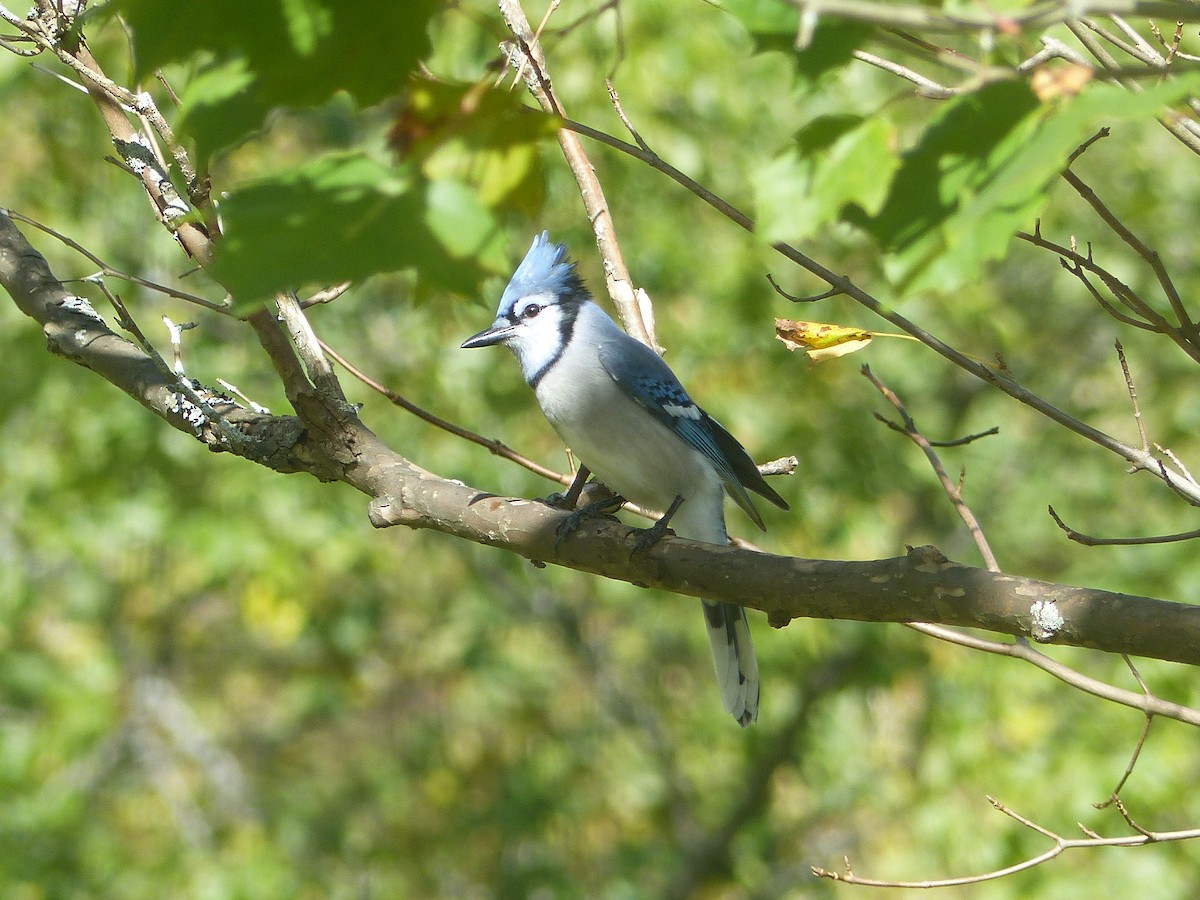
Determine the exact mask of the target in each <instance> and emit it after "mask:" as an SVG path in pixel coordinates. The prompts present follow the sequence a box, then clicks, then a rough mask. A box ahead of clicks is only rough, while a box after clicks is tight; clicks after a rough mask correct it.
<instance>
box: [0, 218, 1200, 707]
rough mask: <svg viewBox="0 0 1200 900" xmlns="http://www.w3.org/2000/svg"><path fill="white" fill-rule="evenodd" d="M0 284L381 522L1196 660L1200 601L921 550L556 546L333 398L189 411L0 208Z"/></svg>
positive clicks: (611, 537) (138, 383) (213, 438)
mask: <svg viewBox="0 0 1200 900" xmlns="http://www.w3.org/2000/svg"><path fill="white" fill-rule="evenodd" d="M0 285H3V286H4V287H5V288H6V289H7V290H8V292H9V293H10V294H11V295H12V296H13V299H14V300H15V301H16V302H17V305H18V307H20V309H21V310H22V311H23V312H25V313H26V314H27V315H29V316H31V317H32V318H34V319H35V320H37V321H38V322H39V323H41V324H42V326H43V329H44V331H45V332H46V334H47V336H48V337H49V338H50V341H51V346H52V348H54V349H56V350H57V351H59V352H61V353H63V355H65V356H67V357H68V358H70V359H72V360H74V361H76V362H78V363H80V364H81V365H84V366H87V367H88V368H91V369H93V370H94V371H96V372H97V373H98V374H100V375H101V376H103V377H104V378H105V379H107V380H109V381H111V382H112V383H113V384H115V385H116V386H118V387H120V388H121V389H122V390H124V391H125V392H126V393H128V394H129V395H130V396H132V397H134V398H135V399H136V400H138V402H140V403H142V404H143V405H144V406H146V407H147V408H149V409H151V410H152V411H153V412H155V414H157V415H159V416H160V417H161V418H163V419H164V420H165V421H166V422H168V423H169V424H170V425H172V426H173V427H175V428H177V429H179V430H181V431H183V432H185V433H187V434H191V435H194V436H196V437H198V438H199V439H200V440H202V441H204V442H205V443H206V444H207V445H208V446H210V447H213V448H214V449H229V450H232V451H234V452H236V453H238V454H239V455H241V456H244V457H246V458H248V459H251V460H253V461H255V462H258V463H261V464H263V465H267V466H270V467H271V468H275V469H279V470H282V471H306V472H309V473H310V474H313V475H315V476H316V477H318V478H320V479H322V480H330V479H335V480H339V481H343V482H345V483H347V484H349V485H351V486H353V487H355V488H356V489H358V490H360V491H362V492H363V493H365V494H367V495H368V496H370V497H372V498H374V501H373V502H372V504H371V511H370V514H371V521H372V522H373V523H374V524H375V525H377V526H380V527H383V526H387V525H398V524H403V525H407V526H409V527H412V528H430V529H434V530H437V531H441V532H444V533H446V534H452V535H455V536H457V537H461V538H465V539H467V540H471V541H475V542H476V543H481V544H488V545H489V546H494V547H499V548H502V549H505V550H509V551H511V552H514V553H518V554H520V555H522V556H524V557H526V558H529V559H535V560H540V561H544V562H552V563H555V564H557V565H562V566H566V567H569V568H573V569H578V570H580V571H584V572H592V573H595V574H598V575H603V576H605V577H607V578H613V579H617V580H620V581H627V582H630V583H632V584H637V585H641V586H645V587H656V588H662V589H664V590H668V591H672V592H675V593H679V594H688V595H690V596H695V597H707V598H711V599H717V600H729V601H731V602H736V603H741V604H743V605H745V606H749V607H752V608H754V609H759V610H762V611H764V612H766V613H768V614H769V615H770V616H771V620H772V622H773V624H777V625H780V624H785V623H786V622H787V621H789V620H790V619H792V618H796V617H810V618H827V619H852V620H859V621H869V622H909V621H922V622H937V623H940V624H944V625H959V626H971V627H976V628H983V629H986V630H989V631H994V632H999V633H1002V634H1013V635H1029V636H1032V637H1033V638H1034V639H1036V640H1040V641H1044V642H1047V643H1058V644H1072V645H1075V646H1080V647H1092V648H1095V649H1098V650H1106V651H1109V652H1113V653H1128V654H1130V655H1134V656H1148V657H1153V658H1158V659H1166V660H1173V661H1176V662H1183V663H1189V664H1193V665H1200V607H1193V606H1186V605H1184V604H1179V603H1168V602H1165V601H1161V600H1154V599H1150V598H1147V597H1136V596H1130V595H1125V594H1115V593H1110V592H1108V591H1100V590H1093V589H1088V588H1075V587H1068V586H1065V585H1056V584H1050V583H1046V582H1040V581H1034V580H1032V579H1026V578H1016V577H1013V576H1008V575H996V574H992V573H989V572H986V571H984V570H981V569H974V568H971V567H969V566H962V565H958V564H956V563H952V562H950V561H949V560H947V559H945V558H944V557H942V556H941V555H940V554H939V553H938V552H937V551H936V550H933V549H932V548H922V549H919V550H914V551H911V552H910V553H909V554H908V555H907V556H904V557H899V558H896V559H887V560H874V561H868V562H838V561H825V560H806V559H797V558H790V557H783V556H771V555H768V554H763V553H757V552H754V551H751V550H742V549H738V548H735V547H719V546H714V545H710V544H703V543H698V542H695V541H687V540H683V539H678V538H673V539H667V540H664V541H663V542H661V544H659V545H658V546H656V547H654V548H653V549H651V550H650V551H649V552H646V553H642V554H637V555H635V556H632V557H631V544H630V540H631V538H632V537H633V536H634V535H635V534H636V531H634V530H632V529H629V528H627V527H626V526H624V525H620V524H617V523H613V522H609V521H607V520H605V521H600V522H596V523H589V524H587V525H585V526H584V527H583V528H581V529H580V530H579V531H578V532H577V533H576V534H574V535H572V537H571V538H570V539H569V540H567V541H565V542H563V543H562V545H561V547H558V546H556V533H557V529H558V526H559V524H561V522H562V520H563V518H564V517H565V516H566V515H567V513H565V512H562V511H559V510H555V509H551V508H550V507H547V506H545V505H543V504H542V503H540V502H534V501H528V500H506V499H503V498H499V497H495V496H492V495H490V494H486V493H482V492H480V491H479V490H478V489H476V488H473V487H469V486H467V485H463V484H461V483H459V482H454V481H448V480H446V479H444V478H440V477H438V476H436V475H433V474H431V473H429V472H426V471H424V470H422V469H420V468H419V467H417V466H415V465H413V464H412V463H411V462H409V461H408V460H407V459H405V458H404V457H402V456H401V455H399V454H397V453H396V452H394V451H393V450H391V449H389V448H388V447H387V446H385V445H384V444H383V443H382V442H381V441H380V440H379V439H378V438H377V437H376V436H375V435H374V434H373V433H372V432H371V431H370V430H369V429H368V428H366V427H365V426H364V425H363V424H362V423H361V422H360V421H359V420H358V418H357V417H356V416H355V415H354V414H353V411H352V410H351V409H349V408H347V407H345V406H344V405H342V404H340V403H333V404H328V405H323V404H322V401H321V399H320V398H319V397H316V396H313V395H307V396H303V397H302V398H300V402H299V403H298V404H297V408H298V410H299V411H300V412H301V415H302V416H303V420H302V421H301V420H297V419H294V418H291V417H281V416H270V415H265V414H262V413H255V412H252V411H250V410H245V409H242V408H241V407H238V406H236V405H234V404H233V403H232V401H229V400H228V399H227V398H219V397H216V396H215V395H208V396H209V401H208V402H209V403H211V404H212V405H213V407H214V408H216V407H218V404H219V408H218V409H216V412H217V413H219V415H213V414H212V413H211V412H209V413H204V414H203V415H201V416H199V417H198V418H197V417H194V416H189V415H188V414H187V411H186V409H187V408H186V406H184V405H182V404H181V402H180V398H181V397H184V394H183V393H182V392H181V387H180V382H179V379H177V378H176V377H175V376H173V375H172V373H171V372H170V371H169V370H167V369H166V368H165V367H163V366H160V365H159V364H158V363H156V362H155V361H154V360H153V359H151V358H150V357H149V356H147V355H146V354H145V353H144V352H143V351H142V350H141V349H140V348H138V347H137V346H135V345H134V344H132V343H130V342H129V341H126V340H125V339H123V338H121V337H119V336H118V335H116V334H114V333H113V332H112V331H111V330H110V329H109V328H108V327H107V325H105V324H104V323H103V322H102V321H101V320H100V319H99V318H96V317H94V313H93V314H91V315H89V314H88V313H86V312H83V311H79V310H78V309H77V308H76V304H71V303H66V304H64V301H65V300H69V299H70V297H71V295H69V294H68V293H67V292H66V291H65V290H64V289H63V288H62V286H61V285H60V284H59V283H58V282H57V281H56V280H55V279H54V277H53V275H52V273H51V272H50V270H49V267H48V266H47V265H46V262H45V260H44V259H43V258H42V257H41V255H40V254H38V253H37V251H35V250H34V249H33V248H32V247H30V246H29V244H28V243H27V242H26V241H25V239H24V236H23V235H21V233H20V231H18V230H17V228H16V226H15V225H14V224H13V223H12V222H11V220H9V219H7V218H6V217H0ZM301 393H305V394H307V392H301ZM181 409H182V410H184V412H180V410H181ZM202 412H203V411H202ZM230 433H232V434H234V435H235V436H236V438H237V440H233V441H231V439H230V437H229V434H230ZM1196 724H1200V721H1198V722H1197V723H1196Z"/></svg>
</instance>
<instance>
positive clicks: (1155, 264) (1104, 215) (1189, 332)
mask: <svg viewBox="0 0 1200 900" xmlns="http://www.w3.org/2000/svg"><path fill="white" fill-rule="evenodd" d="M1062 175H1063V178H1064V179H1065V180H1066V182H1067V183H1068V184H1069V185H1071V187H1073V188H1074V189H1075V191H1076V192H1077V193H1078V194H1079V196H1080V197H1082V198H1083V199H1084V201H1085V202H1086V203H1087V204H1088V205H1089V206H1091V207H1092V209H1093V210H1095V211H1096V214H1097V215H1098V216H1099V217H1100V218H1101V219H1102V220H1103V222H1104V224H1105V225H1107V226H1108V227H1109V228H1110V229H1112V231H1113V233H1114V234H1116V235H1117V236H1118V237H1119V238H1120V239H1121V240H1122V241H1124V242H1125V243H1126V244H1128V245H1129V247H1130V249H1132V250H1133V252H1134V253H1136V254H1137V255H1138V256H1140V257H1141V258H1142V259H1143V260H1145V261H1146V263H1147V264H1148V265H1149V266H1150V269H1151V270H1152V271H1153V272H1154V276H1155V277H1156V278H1157V279H1158V283H1159V286H1160V287H1161V288H1162V292H1163V295H1164V296H1165V297H1166V298H1167V301H1168V302H1169V303H1170V304H1171V310H1172V311H1173V312H1174V313H1175V317H1176V320H1177V322H1178V323H1179V327H1180V329H1182V331H1183V332H1184V334H1185V336H1186V340H1187V341H1188V343H1189V344H1192V345H1193V346H1194V342H1195V341H1196V338H1197V330H1196V324H1195V323H1194V322H1193V321H1192V320H1191V317H1190V316H1189V315H1188V311H1187V309H1186V308H1185V307H1184V305H1183V300H1182V299H1181V298H1180V296H1179V290H1178V289H1177V288H1176V287H1175V282H1174V281H1173V280H1172V279H1171V275H1170V273H1169V272H1167V269H1166V266H1165V265H1164V264H1163V261H1162V257H1160V256H1159V255H1158V251H1157V250H1153V249H1151V248H1150V247H1148V246H1146V244H1145V243H1144V242H1143V241H1142V240H1141V239H1140V238H1139V237H1138V236H1137V235H1135V234H1134V233H1133V232H1132V231H1131V230H1130V229H1129V228H1128V227H1126V225H1125V223H1124V222H1122V221H1121V220H1120V218H1118V217H1117V216H1116V215H1115V214H1114V213H1113V212H1112V210H1110V209H1109V208H1108V207H1107V206H1106V205H1105V204H1104V202H1103V201H1102V200H1101V199H1100V197H1099V196H1098V195H1097V194H1096V192H1095V191H1093V190H1092V189H1091V188H1090V187H1089V186H1088V185H1087V184H1085V183H1084V181H1083V179H1082V178H1080V177H1079V176H1078V175H1076V174H1075V173H1074V172H1072V171H1071V170H1070V169H1069V168H1068V169H1065V170H1063V173H1062ZM1185 349H1186V348H1185ZM1192 355H1193V358H1194V359H1197V360H1198V361H1200V352H1197V353H1194V354H1192Z"/></svg>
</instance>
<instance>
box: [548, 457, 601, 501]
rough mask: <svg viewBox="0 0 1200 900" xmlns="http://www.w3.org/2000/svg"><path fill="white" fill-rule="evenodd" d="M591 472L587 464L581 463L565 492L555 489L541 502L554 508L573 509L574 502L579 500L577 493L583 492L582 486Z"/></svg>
mask: <svg viewBox="0 0 1200 900" xmlns="http://www.w3.org/2000/svg"><path fill="white" fill-rule="evenodd" d="M591 474H592V473H591V471H590V470H589V469H588V467H587V466H582V465H581V466H580V467H579V471H577V472H576V473H575V480H574V481H572V482H571V486H570V487H569V488H567V492H566V493H565V494H560V493H558V492H557V491H555V492H554V493H553V494H551V495H550V496H548V497H547V498H546V499H545V501H543V502H545V504H546V505H547V506H553V507H554V508H555V509H574V508H575V504H576V503H578V502H579V495H580V494H582V493H583V486H584V485H585V484H587V480H588V478H589V477H591Z"/></svg>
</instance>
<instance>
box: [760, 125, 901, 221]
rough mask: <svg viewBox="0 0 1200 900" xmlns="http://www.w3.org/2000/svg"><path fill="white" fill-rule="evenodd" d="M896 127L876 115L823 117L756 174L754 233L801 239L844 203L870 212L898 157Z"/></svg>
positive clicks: (884, 195) (882, 196) (833, 216)
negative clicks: (790, 146)
mask: <svg viewBox="0 0 1200 900" xmlns="http://www.w3.org/2000/svg"><path fill="white" fill-rule="evenodd" d="M895 142H896V137H895V131H894V129H893V128H892V126H891V125H890V123H888V122H887V121H886V120H885V119H883V118H882V117H880V116H872V117H869V118H866V117H863V116H854V115H838V116H822V117H821V118H818V119H815V120H813V121H812V122H810V123H809V124H808V125H806V126H805V127H804V128H803V129H802V130H801V131H800V133H799V134H798V135H797V136H796V146H795V147H793V148H792V149H790V150H788V151H787V152H785V153H784V154H782V155H781V156H779V157H778V158H777V159H775V160H773V161H772V162H771V163H769V164H768V165H767V166H765V167H763V168H762V169H761V170H759V171H758V172H757V173H755V177H754V191H755V205H756V210H757V224H758V228H757V230H758V232H759V234H761V235H762V236H763V237H764V238H766V239H767V240H768V241H778V240H786V241H801V240H804V239H806V238H808V237H810V236H811V235H812V234H814V233H815V232H816V231H817V230H818V229H819V228H820V227H821V226H822V225H825V224H826V223H828V222H830V221H833V220H835V219H837V218H838V217H839V216H840V215H841V213H842V211H843V209H844V208H845V207H846V206H847V204H851V203H853V204H856V205H857V206H858V207H860V208H861V209H863V210H866V211H867V212H868V213H874V212H877V211H878V210H879V208H880V207H881V206H882V204H883V202H884V200H885V199H886V198H887V196H888V186H889V182H890V181H891V177H892V174H893V173H894V172H895V171H896V170H897V169H898V168H899V166H900V160H899V158H898V156H897V155H896V152H895V149H894V146H895Z"/></svg>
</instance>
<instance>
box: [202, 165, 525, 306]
mask: <svg viewBox="0 0 1200 900" xmlns="http://www.w3.org/2000/svg"><path fill="white" fill-rule="evenodd" d="M222 210H223V213H224V218H225V221H226V226H225V234H224V237H223V239H222V241H221V243H220V244H219V245H218V251H217V256H216V259H215V260H214V262H213V267H212V272H213V275H214V277H216V278H217V279H218V280H219V281H221V283H222V284H224V285H225V286H226V287H227V288H228V289H229V290H230V292H231V293H232V294H233V295H234V296H235V297H238V298H239V299H240V300H242V301H246V300H257V299H262V298H265V297H267V296H269V295H270V294H271V293H272V292H273V291H277V290H282V289H286V288H290V287H294V286H298V285H301V284H308V283H312V282H317V283H320V282H322V281H325V282H336V281H341V280H345V279H361V278H366V277H367V276H370V275H374V274H376V273H378V272H381V271H387V270H391V269H397V268H408V267H411V266H416V265H417V264H418V263H420V264H421V267H422V272H423V273H424V275H425V276H426V277H428V278H430V279H432V280H434V281H436V283H438V284H440V285H442V286H445V287H450V288H456V289H458V290H460V291H463V292H464V293H465V292H467V291H469V290H470V289H471V287H472V286H473V285H474V284H475V283H476V282H477V281H478V280H479V279H480V277H482V274H483V269H481V267H483V266H488V267H491V268H492V270H493V271H499V270H500V269H501V268H502V267H503V264H504V255H503V245H502V244H501V243H500V237H501V235H500V232H499V229H498V227H497V225H496V222H495V220H494V219H493V218H492V217H491V215H490V213H489V211H488V209H487V207H486V206H484V205H483V203H482V202H481V200H480V198H479V196H478V195H477V194H476V193H474V192H472V191H470V190H469V189H468V188H467V187H466V186H465V185H462V184H460V183H458V182H455V181H452V180H450V179H441V180H439V181H434V182H429V181H426V180H425V179H423V178H422V176H421V175H420V173H419V171H417V169H416V167H415V166H412V165H408V166H398V167H397V166H387V165H384V164H381V163H378V162H375V161H374V160H372V159H370V158H369V157H367V156H365V155H364V154H361V153H345V154H338V155H334V154H326V155H324V156H321V157H320V158H318V159H317V160H315V161H314V162H311V163H307V164H304V165H300V166H297V167H295V168H293V169H290V170H288V171H286V172H283V173H282V174H279V175H275V176H271V177H267V178H263V179H259V180H257V181H253V182H250V183H247V184H246V185H244V186H243V187H241V188H240V189H239V190H237V191H234V192H232V193H231V194H230V196H229V197H228V198H227V199H226V201H225V202H224V204H222Z"/></svg>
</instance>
